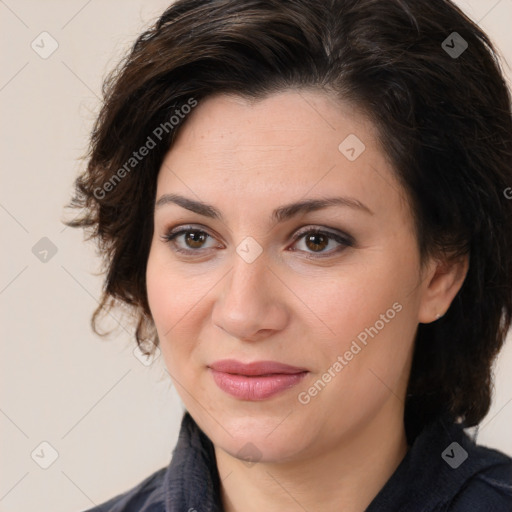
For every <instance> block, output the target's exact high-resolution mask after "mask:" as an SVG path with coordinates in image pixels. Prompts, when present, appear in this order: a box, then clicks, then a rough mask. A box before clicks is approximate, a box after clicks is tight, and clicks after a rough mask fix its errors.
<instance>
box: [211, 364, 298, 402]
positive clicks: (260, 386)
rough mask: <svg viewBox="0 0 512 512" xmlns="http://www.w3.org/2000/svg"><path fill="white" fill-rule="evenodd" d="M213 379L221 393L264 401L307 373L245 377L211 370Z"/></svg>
mask: <svg viewBox="0 0 512 512" xmlns="http://www.w3.org/2000/svg"><path fill="white" fill-rule="evenodd" d="M210 370H211V372H212V374H213V379H214V380H215V383H216V384H217V386H219V388H220V389H222V391H224V392H226V393H228V394H229V395H231V396H234V397H236V398H240V399H242V400H265V399H267V398H270V397H271V396H274V395H277V394H278V393H281V392H282V391H284V390H286V389H289V388H291V387H293V386H295V385H296V384H298V383H299V382H300V381H301V380H302V379H303V378H304V377H305V375H306V374H307V373H308V372H301V373H292V374H285V373H279V374H277V373H276V374H273V375H268V376H265V377H263V376H255V377H247V376H245V375H233V374H231V373H224V372H218V371H216V370H213V369H211V368H210Z"/></svg>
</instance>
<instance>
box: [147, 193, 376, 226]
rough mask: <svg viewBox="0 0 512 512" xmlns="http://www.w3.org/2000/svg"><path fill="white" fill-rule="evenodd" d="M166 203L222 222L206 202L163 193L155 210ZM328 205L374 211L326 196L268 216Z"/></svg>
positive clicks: (291, 214)
mask: <svg viewBox="0 0 512 512" xmlns="http://www.w3.org/2000/svg"><path fill="white" fill-rule="evenodd" d="M166 204H177V205H178V206H181V207H182V208H185V209H187V210H190V211H191V212H194V213H197V214H199V215H203V216H204V217H208V218H210V219H217V220H220V221H222V222H224V219H223V216H222V213H221V212H220V211H219V210H218V209H217V208H215V207H214V206H212V205H211V204H208V203H203V202H201V201H196V200H193V199H189V198H188V197H184V196H180V195H178V194H164V195H162V196H160V198H159V199H158V200H157V201H156V203H155V211H156V210H157V209H158V208H161V207H162V206H164V205H166ZM330 206H345V207H349V208H354V209H357V210H360V211H362V212H365V213H368V214H370V215H374V213H373V212H372V211H371V210H370V209H369V208H368V207H367V206H366V205H364V204H363V203H361V201H359V200H357V199H354V198H351V197H326V198H318V199H306V200H304V201H298V202H295V203H290V204H286V205H284V206H280V207H279V208H276V209H275V210H274V211H273V212H272V215H271V217H270V220H271V221H272V222H274V223H279V222H284V221H286V220H289V219H291V218H292V217H295V216H297V215H300V214H305V213H309V212H314V211H317V210H321V209H323V208H328V207H330Z"/></svg>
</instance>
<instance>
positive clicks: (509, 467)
mask: <svg viewBox="0 0 512 512" xmlns="http://www.w3.org/2000/svg"><path fill="white" fill-rule="evenodd" d="M471 455H473V457H475V458H478V459H479V460H480V461H485V462H486V467H484V468H482V469H480V470H479V471H477V472H476V473H474V474H473V475H472V476H471V478H469V479H468V480H467V481H466V482H465V483H464V485H463V486H462V487H461V489H460V490H459V491H458V493H457V494H456V495H455V497H454V498H453V500H452V501H451V503H450V506H449V507H448V508H447V512H466V511H469V510H471V511H474V512H480V511H482V512H483V511H485V512H510V511H512V458H510V457H508V456H507V455H505V454H504V453H502V452H500V451H498V450H493V449H490V448H486V447H483V446H478V447H477V450H475V453H473V454H470V458H471Z"/></svg>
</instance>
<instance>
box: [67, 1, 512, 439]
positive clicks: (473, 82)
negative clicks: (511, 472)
mask: <svg viewBox="0 0 512 512" xmlns="http://www.w3.org/2000/svg"><path fill="white" fill-rule="evenodd" d="M454 32H456V33H457V34H453V33H454ZM464 43H465V44H466V45H467V48H465V47H464ZM464 48H465V49H464ZM290 88H292V89H301V88H309V89H316V90H320V91H322V90H323V91H328V92H329V93H332V94H334V95H335V97H337V98H339V99H340V100H341V101H343V102H349V103H351V104H352V105H355V106H356V107H357V108H358V109H359V111H360V112H361V113H362V114H364V115H365V116H367V118H368V119H369V120H370V121H371V122H372V123H373V124H374V126H376V128H377V130H378V141H379V144H380V146H381V148H382V151H383V152H384V154H386V156H387V157H388V158H389V160H390V161H391V162H392V165H393V169H394V171H395V172H396V175H397V177H398V179H399V181H400V183H402V185H403V188H404V190H405V191H406V193H407V194H406V195H407V197H408V200H409V201H410V204H411V206H412V211H413V216H414V222H415V227H416V232H417V239H418V247H419V249H420V256H421V261H422V262H424V261H425V259H426V258H427V256H429V255H436V254H444V255H451V256H454V257H457V256H461V255H466V254H468V255H469V257H470V265H469V270H468V273H467V276H466V279H465V281H464V283H463V285H462V287H461V289H460V290H459V292H458V294H457V296H456V297H455V299H454V300H453V302H452V304H451V306H450V308H449V309H448V311H447V313H446V314H445V316H444V317H442V318H441V319H439V320H438V321H435V322H433V323H431V324H420V325H419V326H418V331H417V336H416V340H415V348H414V357H413V365H412V370H411V375H410V379H409V385H408V390H407V397H406V407H405V421H406V428H408V429H409V432H418V431H419V430H421V428H422V427H423V426H424V425H425V424H426V423H427V422H429V421H431V420H433V419H435V418H437V417H439V416H440V415H442V414H445V413H447V414H449V415H450V417H451V418H453V420H454V421H463V422H464V423H465V425H466V426H474V425H476V424H478V422H480V421H481V419H482V418H483V417H484V416H485V414H486V413H487V411H488V409H489V407H490V402H491V390H492V363H493V361H494V359H495V356H496V355H497V353H498V352H499V350H500V348H501V346H502V344H503V342H504V339H505V337H506V334H507V331H508V329H509V328H510V325H511V320H512V200H511V196H512V189H511V188H510V187H511V186H512V116H511V97H510V92H509V89H508V88H507V84H506V81H505V79H504V76H503V73H502V70H501V67H500V61H499V56H498V53H497V51H496V49H495V48H494V47H493V44H492V42H491V41H490V39H489V37H488V36H487V35H486V34H485V33H484V32H483V31H482V30H481V29H480V28H479V27H478V25H477V24H476V23H474V22H473V21H472V20H470V19H469V18H468V17H467V16H466V15H465V14H464V13H463V12H462V11H461V10H460V9H459V8H458V7H456V6H455V5H454V4H453V3H452V2H450V1H448V0H386V1H385V2H383V1H382V0H330V1H326V0H178V1H176V2H175V3H174V4H172V5H171V6H170V7H169V8H168V9H167V10H166V11H165V12H164V13H163V14H162V15H161V17H160V18H159V19H158V20H157V21H156V23H155V24H154V25H153V26H151V27H150V28H149V29H147V30H146V31H144V32H143V33H142V34H141V35H140V36H139V37H138V38H137V40H136V41H135V43H134V44H133V46H132V48H131V49H130V51H129V52H128V53H127V55H126V56H125V58H124V59H123V60H122V61H121V62H120V63H119V65H118V66H117V67H116V68H115V69H114V70H113V71H112V72H111V73H110V74H109V75H108V77H107V78H106V79H105V82H104V85H103V103H102V107H101V111H100V113H99V115H98V117H97V119H96V122H95V125H94V128H93V131H92V135H91V140H90V146H89V152H88V154H87V159H88V163H87V167H86V169H85V170H84V171H83V172H82V173H81V174H80V175H79V176H78V177H77V178H76V182H75V187H76V188H75V194H74V196H73V198H72V200H71V202H70V204H69V206H71V207H73V208H80V209H81V210H82V213H81V216H80V217H78V218H76V219H75V220H72V221H69V222H65V223H66V224H67V225H68V226H72V227H81V228H84V229H85V230H86V231H87V232H88V239H91V238H94V239H95V241H96V242H97V246H98V248H99V252H100V254H101V255H102V257H103V263H104V272H105V274H106V276H105V281H104V287H103V295H102V298H101V302H100V304H99V306H98V308H97V309H96V310H95V312H94V314H93V316H92V318H91V325H92V327H93V330H94V331H95V332H97V333H98V334H101V333H100V332H99V331H98V330H97V322H98V320H99V315H100V313H105V312H107V311H109V310H110V309H111V308H112V307H115V306H116V304H117V305H119V304H123V305H127V306H129V308H130V311H132V313H133V318H134V319H135V320H136V329H134V330H135V338H136V341H137V343H138V344H139V345H140V346H141V347H142V345H143V341H144V339H145V338H152V340H153V343H154V344H155V345H158V339H157V336H156V333H155V328H154V324H153V321H152V318H151V313H150V310H149V306H148V299H147V294H146V282H145V270H146V264H147V259H148V255H149V249H150V243H151V238H152V235H153V208H154V201H155V193H156V179H157V175H158V171H159V169H160V166H161V163H162V161H163V158H164V155H165V154H166V153H167V151H168V150H169V149H170V148H171V147H172V143H173V141H174V139H175V137H176V134H177V133H178V131H179V129H180V127H181V126H182V125H183V123H184V122H186V116H182V115H178V114H179V113H180V112H184V111H186V110H185V108H184V107H185V105H187V104H190V100H191V98H194V101H198V102H200V101H201V99H203V98H205V97H207V96H209V95H211V94H215V93H236V94H239V95H240V96H243V97H246V98H253V99H262V98H265V97H266V96H268V95H270V94H272V93H274V92H279V91H283V90H285V89H290ZM172 116H174V117H175V118H176V120H177V122H175V124H173V126H172V127H170V122H169V120H170V119H171V117H172ZM166 123H167V124H166ZM157 127H161V130H160V131H159V132H156V133H158V134H159V137H156V135H155V130H156V129H157ZM162 127H167V129H163V128H162ZM171 128H172V129H171ZM148 137H151V138H152V140H153V141H154V142H156V144H155V146H154V147H152V149H151V150H150V151H149V152H147V154H146V156H145V157H144V158H141V159H140V160H139V159H136V163H135V160H133V161H132V160H130V159H131V158H134V152H137V151H138V150H139V148H142V147H143V146H145V145H146V146H147V145H148V140H149V139H148ZM155 139H158V140H155ZM127 162H131V164H133V165H131V164H130V166H129V167H127ZM123 168H124V172H122V169H123ZM121 175H122V176H121ZM115 176H117V177H118V178H120V177H122V179H117V180H116V182H115V183H114V182H113V180H114V178H115ZM109 184H110V185H109ZM507 190H508V191H509V192H510V193H509V195H508V196H507V192H506V191H507Z"/></svg>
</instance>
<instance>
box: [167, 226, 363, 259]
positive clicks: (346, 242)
mask: <svg viewBox="0 0 512 512" xmlns="http://www.w3.org/2000/svg"><path fill="white" fill-rule="evenodd" d="M185 233H201V234H205V235H206V236H208V237H210V238H213V237H212V236H211V235H210V234H208V233H207V232H206V231H204V230H202V229H197V228H194V227H193V226H185V227H183V228H181V229H179V230H178V231H174V232H173V231H172V230H171V231H169V232H168V233H166V234H165V235H162V236H161V238H162V240H163V241H164V242H165V243H169V244H170V245H172V246H173V247H172V250H174V251H176V252H178V253H181V254H188V255H191V254H193V253H199V252H200V251H201V250H202V249H201V248H199V249H181V248H180V247H176V243H175V242H174V239H175V238H177V237H178V236H180V235H183V234H185ZM309 234H315V235H323V236H326V237H327V238H328V239H329V240H334V241H335V242H338V243H339V244H341V245H342V247H338V249H334V250H331V251H328V252H327V253H323V252H322V253H314V252H310V253H307V252H306V251H300V252H306V254H309V256H306V257H307V258H311V259H319V258H326V257H331V256H332V255H333V254H337V253H339V252H341V251H342V250H344V249H345V248H347V247H352V246H353V245H354V240H353V238H352V237H351V236H349V235H344V236H342V235H339V234H337V233H332V232H330V231H324V230H321V229H318V228H309V229H306V230H302V231H300V232H298V233H296V234H295V235H294V237H293V245H295V244H296V243H297V242H298V241H299V240H300V239H302V238H304V236H305V235H309ZM208 249H213V248H212V247H210V248H208ZM208 249H206V250H208Z"/></svg>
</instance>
